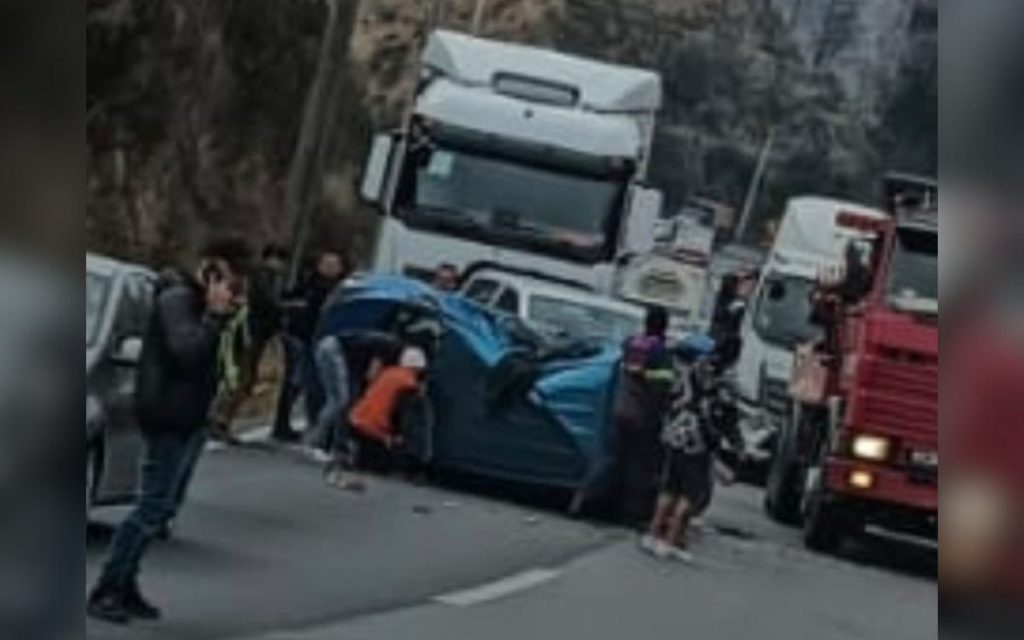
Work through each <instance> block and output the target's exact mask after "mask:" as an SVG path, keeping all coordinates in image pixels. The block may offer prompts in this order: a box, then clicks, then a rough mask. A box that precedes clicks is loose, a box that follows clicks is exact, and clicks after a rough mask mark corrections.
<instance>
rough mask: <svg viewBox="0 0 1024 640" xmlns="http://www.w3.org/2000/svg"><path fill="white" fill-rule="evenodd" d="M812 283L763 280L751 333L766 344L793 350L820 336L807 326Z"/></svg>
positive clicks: (816, 329)
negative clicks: (755, 334)
mask: <svg viewBox="0 0 1024 640" xmlns="http://www.w3.org/2000/svg"><path fill="white" fill-rule="evenodd" d="M814 287H815V283H814V281H813V280H809V279H806V278H800V277H796V276H784V275H774V276H771V277H769V278H768V279H766V280H765V283H764V286H763V287H762V288H761V294H760V296H759V298H758V301H757V309H756V310H755V316H754V329H755V331H757V334H758V335H759V336H760V337H761V339H762V340H764V341H765V342H767V343H769V344H774V345H776V346H780V347H784V348H786V349H793V348H795V347H797V346H798V345H800V344H804V343H806V342H809V341H811V340H815V339H817V338H819V337H820V336H821V328H820V327H818V326H817V325H815V324H813V323H811V311H812V306H811V293H812V292H813V291H814Z"/></svg>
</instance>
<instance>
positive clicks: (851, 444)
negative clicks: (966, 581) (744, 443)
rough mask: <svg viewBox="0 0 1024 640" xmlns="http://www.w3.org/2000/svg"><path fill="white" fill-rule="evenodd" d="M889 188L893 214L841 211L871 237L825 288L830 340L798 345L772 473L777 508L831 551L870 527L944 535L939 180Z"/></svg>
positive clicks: (907, 181) (818, 296) (817, 307)
mask: <svg viewBox="0 0 1024 640" xmlns="http://www.w3.org/2000/svg"><path fill="white" fill-rule="evenodd" d="M886 187H887V190H886V192H887V200H888V202H889V204H890V207H889V211H890V212H891V214H892V217H891V218H889V219H881V220H879V219H868V218H865V217H862V216H858V215H857V214H853V213H851V214H844V215H841V216H840V224H841V225H844V226H848V227H853V228H857V229H859V230H861V231H865V232H869V233H868V236H867V237H869V238H870V240H865V241H864V242H863V243H861V246H853V245H852V244H851V246H850V247H849V250H848V251H847V258H846V262H847V264H846V266H845V269H842V275H841V276H840V277H837V278H834V279H831V280H827V279H823V282H822V284H821V286H819V288H818V289H817V290H816V292H815V294H814V297H815V300H814V304H813V305H812V306H813V308H814V316H815V317H814V320H815V322H816V323H817V324H819V325H821V327H822V329H823V331H822V336H821V337H820V339H818V340H817V341H815V342H814V343H812V344H808V345H805V346H804V347H802V348H801V349H799V350H798V354H797V358H796V363H795V365H794V367H793V378H792V380H791V383H790V393H791V395H792V396H793V399H794V402H793V412H792V415H791V417H790V419H789V420H788V421H786V422H785V424H783V425H782V429H781V433H780V435H779V438H778V442H777V445H776V450H775V456H774V459H773V462H772V468H771V471H770V474H769V478H768V484H767V491H766V499H765V506H766V508H767V510H768V513H769V514H770V515H771V516H773V517H774V518H776V519H777V520H780V521H784V522H791V523H796V522H799V521H802V522H803V525H804V541H805V543H806V545H807V546H808V547H809V548H812V549H815V550H818V551H823V552H832V551H835V550H836V549H837V548H838V547H839V545H840V543H841V542H842V541H843V539H844V538H845V537H847V536H849V535H854V534H857V533H859V532H862V531H863V530H864V529H865V527H868V526H873V527H881V528H883V529H887V530H892V531H896V532H899V533H904V534H910V535H913V536H917V537H926V538H931V539H937V535H938V534H937V531H938V496H939V489H938V479H939V473H938V470H939V438H938V401H939V398H938V386H939V383H938V380H939V328H938V216H937V207H936V200H937V187H936V186H935V184H934V183H932V182H929V181H926V180H921V179H915V178H911V177H907V176H891V177H890V178H888V179H887V180H886Z"/></svg>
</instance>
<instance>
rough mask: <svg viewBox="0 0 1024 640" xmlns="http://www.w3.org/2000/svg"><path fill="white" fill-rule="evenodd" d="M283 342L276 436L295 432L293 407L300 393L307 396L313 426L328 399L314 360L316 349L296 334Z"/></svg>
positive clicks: (308, 411) (306, 404)
mask: <svg viewBox="0 0 1024 640" xmlns="http://www.w3.org/2000/svg"><path fill="white" fill-rule="evenodd" d="M281 342H282V344H283V346H284V379H283V380H282V381H281V391H280V393H279V394H278V397H277V409H276V411H275V416H274V434H275V435H282V434H287V433H289V432H291V431H292V426H291V417H292V407H293V406H294V405H295V401H296V400H298V398H299V396H303V397H304V399H305V406H306V420H307V426H308V428H310V429H312V428H313V427H314V425H315V424H316V420H317V416H318V415H319V413H320V408H321V406H322V405H323V402H324V399H323V390H322V389H321V386H320V380H319V378H318V376H317V374H316V365H315V364H314V362H313V350H312V349H311V348H310V347H309V345H307V344H306V343H305V342H303V341H302V340H299V339H298V338H296V337H294V336H290V335H283V336H282V337H281Z"/></svg>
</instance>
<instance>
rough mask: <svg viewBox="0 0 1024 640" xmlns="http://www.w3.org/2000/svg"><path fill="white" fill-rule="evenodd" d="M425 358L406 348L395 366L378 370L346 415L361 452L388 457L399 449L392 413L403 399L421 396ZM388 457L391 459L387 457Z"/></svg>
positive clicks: (398, 437)
mask: <svg viewBox="0 0 1024 640" xmlns="http://www.w3.org/2000/svg"><path fill="white" fill-rule="evenodd" d="M426 368H427V357H426V354H425V353H424V352H423V350H422V349H420V348H419V347H406V348H405V349H404V350H403V351H402V355H401V358H400V359H399V362H398V364H397V365H394V366H388V367H384V368H383V369H381V370H380V371H379V372H378V373H377V375H376V376H375V377H373V380H371V382H370V385H369V387H368V388H367V389H366V392H365V393H364V394H363V396H362V397H361V398H360V399H359V401H358V402H357V403H356V404H355V406H354V407H353V408H352V411H351V412H350V413H349V424H350V425H351V427H352V432H353V435H354V436H355V437H356V439H357V440H358V441H359V442H360V444H361V445H362V446H363V447H364V448H369V449H371V450H376V451H381V450H383V451H385V452H386V453H387V454H390V453H391V452H393V451H394V450H395V449H397V448H398V447H400V446H401V444H402V437H401V434H400V433H397V432H396V429H395V424H394V422H395V411H396V409H397V408H398V404H399V402H400V401H401V399H402V397H403V396H405V395H407V394H409V393H423V390H424V387H423V382H424V374H425V372H426ZM387 457H390V455H388V456H387Z"/></svg>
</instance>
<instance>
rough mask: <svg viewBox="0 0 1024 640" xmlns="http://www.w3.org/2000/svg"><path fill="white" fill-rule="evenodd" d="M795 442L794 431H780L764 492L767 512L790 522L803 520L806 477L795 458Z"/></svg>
mask: <svg viewBox="0 0 1024 640" xmlns="http://www.w3.org/2000/svg"><path fill="white" fill-rule="evenodd" d="M792 442H793V438H792V434H790V433H786V432H783V433H780V434H779V437H778V439H777V440H776V444H775V455H773V456H772V461H771V467H770V469H769V471H768V482H767V484H766V486H765V493H764V509H765V512H767V514H768V516H769V517H770V518H771V519H772V520H775V521H776V522H780V523H782V524H788V525H796V524H799V523H800V500H801V490H802V486H801V482H802V479H803V477H802V476H803V474H801V473H800V468H799V467H798V466H797V465H796V464H794V462H793V447H792V445H791V443H792Z"/></svg>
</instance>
